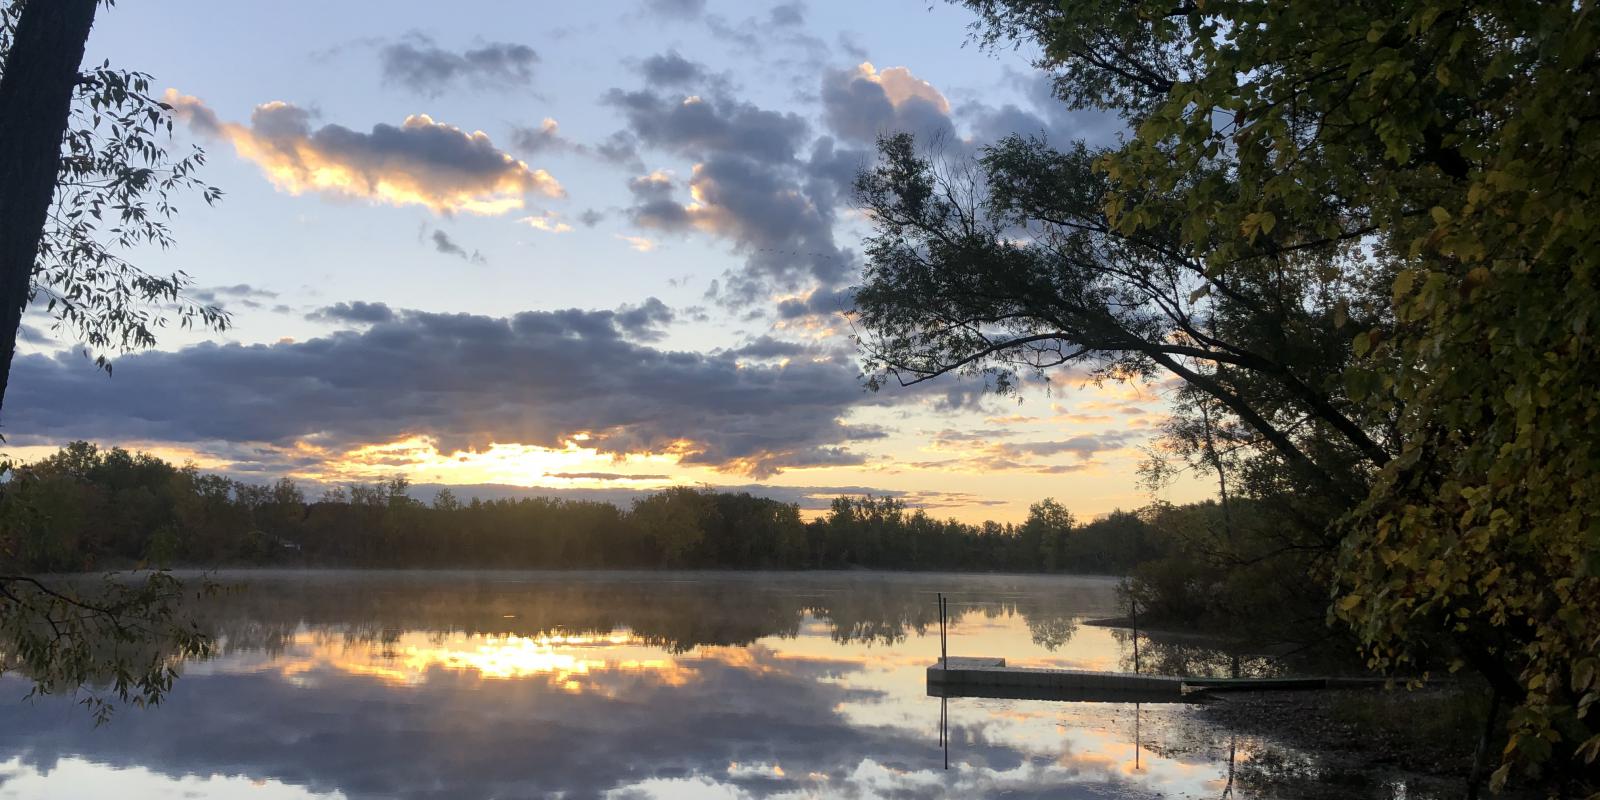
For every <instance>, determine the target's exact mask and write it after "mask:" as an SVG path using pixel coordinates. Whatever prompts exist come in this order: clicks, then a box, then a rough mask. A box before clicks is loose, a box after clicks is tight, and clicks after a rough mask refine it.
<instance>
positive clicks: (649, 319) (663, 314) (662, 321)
mask: <svg viewBox="0 0 1600 800" xmlns="http://www.w3.org/2000/svg"><path fill="white" fill-rule="evenodd" d="M613 319H614V320H615V322H616V325H617V330H619V331H621V332H622V333H624V334H626V335H627V336H629V337H631V338H633V339H636V340H639V341H645V342H649V341H655V340H657V339H660V338H661V336H662V333H661V328H663V327H665V326H667V325H671V324H672V322H673V320H674V319H676V315H675V314H674V313H673V312H672V309H671V308H668V307H667V304H666V303H663V302H661V301H660V300H659V299H657V298H654V297H650V298H646V299H645V301H644V302H643V303H640V304H639V305H636V306H629V305H624V306H622V307H620V308H618V309H617V313H616V316H615V317H614V318H613Z"/></svg>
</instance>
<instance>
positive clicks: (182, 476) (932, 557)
mask: <svg viewBox="0 0 1600 800" xmlns="http://www.w3.org/2000/svg"><path fill="white" fill-rule="evenodd" d="M409 489H410V487H409V485H408V483H407V482H406V480H405V479H404V478H395V479H392V480H389V481H387V482H384V483H379V484H375V485H351V486H341V487H337V488H333V489H329V490H327V491H325V492H323V494H322V495H321V496H320V497H319V498H317V499H314V500H313V499H308V498H307V497H306V495H305V493H304V491H303V490H302V489H301V488H300V487H299V486H297V485H296V484H295V483H294V482H293V481H292V480H289V479H281V480H278V481H277V482H275V483H272V484H270V485H258V484H251V483H246V482H242V481H238V480H234V479H231V478H228V477H224V476H220V475H214V474H206V473H203V472H201V471H199V470H198V469H196V468H194V467H193V466H184V467H179V466H176V465H173V464H171V463H169V462H167V461H164V460H162V459H160V458H157V457H155V456H152V455H149V454H145V453H130V452H128V451H126V450H123V449H120V448H112V449H100V448H98V447H96V446H95V445H93V444H89V443H86V442H74V443H72V444H70V445H68V446H66V447H65V448H63V449H62V450H61V451H59V452H57V453H56V454H54V455H51V456H49V457H47V458H44V459H41V460H39V461H37V462H34V463H31V464H25V465H20V466H17V467H16V468H15V469H14V471H13V472H12V473H11V476H10V478H9V480H8V481H7V482H6V483H5V484H4V485H3V486H0V548H3V551H0V552H3V554H4V557H5V560H6V561H8V562H10V563H11V564H12V565H13V566H12V568H13V569H16V570H20V571H24V572H67V571H83V570H94V569H105V568H115V567H121V566H126V565H130V564H135V563H145V564H151V565H168V566H183V565H187V566H213V565H216V566H222V565H241V564H249V565H321V566H370V567H497V568H617V567H627V568H656V567H661V568H738V569H838V568H852V567H860V568H876V569H908V570H916V569H939V570H980V571H981V570H987V571H1016V572H1074V573H1097V574H1123V573H1126V572H1128V571H1129V570H1130V569H1132V568H1133V567H1134V566H1135V565H1136V564H1139V563H1141V562H1145V561H1150V560H1153V559H1158V558H1162V557H1166V556H1168V555H1170V554H1171V553H1173V552H1175V548H1176V545H1175V543H1174V542H1173V541H1172V540H1171V537H1169V536H1166V535H1164V534H1163V533H1162V527H1161V526H1157V525H1153V524H1152V523H1151V521H1150V519H1149V517H1150V514H1149V513H1148V512H1147V513H1143V514H1141V513H1135V512H1128V511H1117V512H1113V513H1112V514H1110V515H1107V516H1105V517H1102V518H1099V519H1096V520H1094V521H1092V522H1087V523H1080V522H1078V521H1077V520H1076V519H1075V518H1074V517H1073V515H1072V513H1071V512H1070V511H1068V510H1067V509H1066V508H1065V507H1063V506H1062V505H1061V504H1060V503H1058V502H1056V501H1054V500H1043V501H1040V502H1038V503H1036V504H1034V505H1033V506H1032V508H1031V509H1030V512H1029V515H1028V518H1027V520H1026V521H1024V522H1023V523H1022V524H1020V525H1019V524H1010V523H999V522H985V523H982V524H969V523H964V522H959V521H956V520H953V519H944V520H941V519H937V518H935V517H933V516H932V515H930V514H928V513H927V512H926V511H924V510H921V509H914V510H913V509H908V508H907V507H906V505H905V503H903V502H902V501H900V500H897V499H894V498H890V497H839V498H836V499H835V500H834V501H833V503H832V505H831V507H830V508H829V509H828V511H827V512H826V513H825V514H822V515H821V516H819V517H817V518H815V519H812V520H810V521H806V520H805V519H804V518H803V517H802V516H801V513H800V508H799V506H797V505H795V504H792V503H783V502H779V501H777V500H772V499H769V498H763V497H756V496H753V495H750V494H748V493H729V492H717V491H712V490H709V489H698V488H690V487H674V488H670V489H666V490H663V491H660V492H657V493H655V494H651V495H648V496H646V497H644V498H642V499H640V500H638V501H636V502H635V503H634V504H633V506H632V507H631V508H627V509H623V508H619V507H617V506H615V505H612V504H610V503H603V502H594V501H586V500H565V499H557V498H548V497H540V498H527V499H517V500H490V501H484V500H479V499H473V500H470V501H462V500H460V499H458V498H456V497H455V496H454V495H453V494H452V493H451V492H450V490H449V489H444V490H441V491H440V492H439V493H438V494H437V496H435V497H434V498H433V499H432V501H431V502H428V503H425V502H422V501H419V500H417V499H414V498H412V497H411V496H410V495H409V494H408V491H409Z"/></svg>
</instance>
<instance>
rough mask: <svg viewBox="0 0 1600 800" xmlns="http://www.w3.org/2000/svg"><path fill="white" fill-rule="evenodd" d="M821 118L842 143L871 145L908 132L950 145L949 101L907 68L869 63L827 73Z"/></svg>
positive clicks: (951, 126) (951, 131)
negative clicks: (946, 141) (889, 135)
mask: <svg viewBox="0 0 1600 800" xmlns="http://www.w3.org/2000/svg"><path fill="white" fill-rule="evenodd" d="M822 107H823V119H824V120H825V121H826V122H827V124H828V128H829V129H830V130H832V131H833V132H834V133H835V134H838V135H839V136H840V137H841V138H844V139H848V140H850V141H855V142H861V143H870V142H873V141H875V140H876V139H877V138H878V137H879V136H882V135H884V134H886V133H895V132H900V131H907V132H910V133H913V134H915V135H916V136H917V137H918V138H919V139H925V140H926V139H943V140H953V139H954V138H955V128H954V126H953V124H952V123H951V121H950V101H949V100H947V99H945V96H944V95H943V94H942V93H940V91H939V90H938V89H935V88H934V87H933V84H931V83H928V82H927V81H925V80H923V79H921V78H918V77H917V76H915V75H913V74H912V73H911V70H909V69H907V68H905V67H889V68H887V69H884V70H881V71H880V70H878V69H877V68H876V67H874V66H873V65H872V64H871V62H863V63H861V64H860V65H858V66H857V67H855V68H854V69H848V70H835V71H831V72H828V73H827V74H825V75H824V76H823V80H822Z"/></svg>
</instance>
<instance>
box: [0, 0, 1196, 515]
mask: <svg viewBox="0 0 1600 800" xmlns="http://www.w3.org/2000/svg"><path fill="white" fill-rule="evenodd" d="M971 21H972V15H971V12H969V11H966V10H965V9H963V8H959V7H955V6H948V5H944V4H935V5H932V6H930V5H929V3H928V2H927V0H875V2H872V3H855V2H824V1H823V0H810V1H809V2H806V1H805V0H798V1H791V2H783V3H773V2H767V3H736V2H718V0H615V2H610V1H600V2H591V3H582V4H574V3H559V4H558V3H551V2H539V3H529V2H499V3H495V2H471V3H465V2H463V3H455V4H450V5H449V6H448V8H447V10H446V7H445V6H442V5H440V4H438V3H421V2H337V3H330V2H318V3H310V2H277V3H270V4H269V3H216V2H194V1H191V0H161V2H139V3H120V4H118V5H116V6H115V7H113V8H111V9H110V10H109V11H102V13H101V16H100V19H99V21H98V22H97V24H96V27H95V29H94V32H93V34H92V35H91V37H90V41H89V47H88V54H87V56H86V61H89V62H96V63H98V62H99V61H100V60H102V59H108V60H110V61H111V62H112V63H113V64H114V65H117V66H121V67H124V68H130V69H137V70H140V71H143V72H147V73H150V74H151V75H152V76H153V78H154V85H155V86H157V87H161V90H162V91H163V94H164V96H165V97H166V99H167V101H168V102H169V103H171V104H172V105H173V107H174V115H175V119H176V125H175V132H174V141H173V142H172V143H171V144H172V148H173V150H174V151H175V152H183V151H186V150H187V149H188V148H190V147H196V146H197V147H201V148H203V149H204V150H205V151H206V153H207V163H206V165H205V168H204V171H203V175H202V176H203V178H204V179H205V180H206V181H207V182H209V183H211V184H213V185H216V186H218V187H220V188H221V189H222V190H223V192H224V197H223V199H222V201H221V202H220V203H218V204H217V205H215V206H211V207H208V206H206V205H205V204H204V203H203V202H202V201H201V200H200V198H199V197H198V196H189V197H180V198H179V201H180V207H181V212H180V214H179V216H178V217H177V218H176V219H175V220H174V222H173V231H174V234H175V237H176V244H175V245H174V246H172V247H171V248H169V249H166V250H156V249H151V250H146V251H138V252H135V253H134V254H133V256H134V260H135V261H136V262H137V263H138V264H139V265H140V266H142V267H143V268H145V269H147V270H149V271H153V272H171V271H174V270H183V271H184V272H186V273H187V274H189V275H190V276H191V278H192V280H193V281H194V287H193V288H192V290H191V293H190V294H191V296H193V297H194V298H196V299H199V300H202V301H205V302H214V303H217V304H219V305H221V306H222V307H223V308H225V309H226V310H227V311H229V312H230V313H231V314H232V321H233V324H232V327H231V328H230V329H228V330H226V331H225V332H222V333H217V332H214V331H203V330H201V331H184V330H177V329H171V330H167V331H164V332H163V335H162V337H161V343H160V345H159V346H158V347H157V348H155V349H152V350H149V351H144V352H139V353H131V354H123V355H120V356H118V357H117V358H116V360H115V362H114V363H115V368H114V371H113V373H112V374H111V375H109V376H108V375H106V374H105V373H103V372H100V371H98V370H96V369H95V367H94V365H93V363H92V362H91V361H89V360H87V359H85V358H84V357H83V355H82V353H81V349H80V348H77V347H75V346H73V344H72V343H71V342H69V341H61V340H60V336H59V334H52V332H51V330H50V320H49V319H48V318H47V317H45V316H43V315H42V314H41V313H34V314H32V315H31V316H30V317H29V318H28V319H27V321H26V327H25V330H24V337H23V338H24V342H23V345H22V347H21V349H20V350H19V355H18V357H17V359H16V361H15V363H14V365H13V372H12V379H11V387H10V394H9V395H8V396H7V398H6V414H7V420H6V426H5V428H6V433H7V441H8V447H9V450H10V452H11V454H12V455H13V456H20V457H22V458H30V457H37V456H39V455H42V454H45V453H48V452H50V451H51V450H52V449H53V448H54V447H56V446H59V445H60V444H62V443H64V442H67V441H71V440H73V439H88V440H91V441H96V442H99V443H101V444H104V445H120V446H125V447H129V448H134V449H143V450H148V451H150V452H153V453H156V454H158V455H162V456H164V457H167V458H171V459H174V460H177V461H192V462H193V463H195V464H196V465H198V466H200V467H201V468H203V469H207V470H212V471H218V472H224V473H226V474H229V475H232V476H234V477H237V478H240V479H243V480H250V481H268V480H273V479H276V478H278V477H282V476H288V477H292V478H294V479H296V480H297V481H300V482H302V483H305V484H307V485H308V486H312V487H317V486H328V485H332V484H337V483H342V482H352V481H360V482H370V481H375V480H380V479H384V478H387V477H391V476H396V475H403V476H405V477H406V478H408V479H409V480H410V481H411V482H412V483H413V484H415V485H416V489H415V491H414V492H413V494H414V496H419V499H424V500H426V499H429V493H430V492H432V491H435V490H436V489H437V488H438V487H439V486H442V485H450V486H453V487H456V493H457V494H458V495H462V496H482V497H486V498H488V497H499V496H517V495H526V494H535V495H539V494H553V495H560V496H570V497H584V498H594V499H607V500H613V501H617V502H626V501H627V500H628V499H630V498H632V497H635V496H637V495H638V494H639V493H640V492H646V491H650V490H653V489H659V488H662V487H665V486H670V485H676V484H705V485H709V486H719V487H736V488H738V489H740V490H748V491H752V492H755V493H758V494H765V495H769V496H773V497H778V498H780V499H784V500H790V501H794V502H798V503H800V504H801V505H802V507H803V508H805V509H808V510H815V509H817V508H821V507H824V506H825V505H826V502H827V500H828V499H829V498H831V497H833V496H835V495H839V494H862V493H874V494H880V495H891V496H897V497H901V498H903V499H905V500H906V502H907V503H908V504H910V505H913V506H917V507H923V508H927V509H928V510H929V512H930V513H933V514H935V515H936V516H940V517H956V518H959V519H963V520H968V521H976V520H981V519H998V520H1020V519H1021V518H1022V517H1024V516H1025V515H1026V513H1027V508H1028V505H1029V504H1030V503H1032V502H1035V501H1037V500H1039V499H1041V498H1044V497H1054V498H1056V499H1058V500H1060V501H1061V502H1063V503H1064V504H1066V505H1067V507H1068V508H1070V509H1072V510H1073V511H1074V512H1075V513H1076V514H1077V515H1078V516H1079V517H1080V518H1092V517H1094V516H1097V515H1099V514H1103V513H1105V512H1108V511H1110V510H1112V509H1115V508H1133V507H1137V506H1141V505H1144V504H1146V503H1148V502H1150V500H1151V499H1152V496H1151V495H1150V494H1149V493H1147V492H1146V491H1144V490H1143V489H1141V488H1140V487H1139V486H1138V484H1137V476H1136V473H1135V470H1136V467H1137V464H1138V463H1139V461H1140V460H1141V459H1142V458H1143V457H1144V454H1143V449H1142V448H1145V447H1148V446H1150V444H1151V435H1152V432H1153V431H1154V430H1155V429H1156V428H1158V427H1159V425H1160V424H1161V421H1162V419H1163V418H1164V416H1165V414H1166V408H1167V403H1166V400H1165V397H1166V391H1168V387H1164V386H1163V385H1158V384H1147V385H1127V384H1106V385H1099V386H1096V385H1091V384H1087V383H1085V382H1084V380H1083V378H1082V376H1081V375H1075V374H1073V373H1071V372H1070V371H1063V372H1060V373H1056V374H1053V375H1052V376H1050V380H1048V381H1047V382H1042V381H1035V382H1032V383H1031V384H1030V385H1029V386H1027V387H1026V388H1025V390H1024V391H1023V393H1022V394H1021V396H1020V397H1009V396H1008V397H1000V396H995V395H992V394H985V393H984V392H983V386H982V385H981V382H979V381H975V380H971V379H968V380H959V379H956V378H954V377H950V378H941V379H939V380H937V381H931V382H928V383H924V384H920V385H918V386H915V387H909V388H901V387H897V386H896V387H889V388H884V389H881V390H879V391H877V392H872V391H868V390H867V389H866V388H865V387H864V385H863V381H862V378H861V376H860V366H859V362H858V360H857V357H856V354H855V350H854V346H853V343H852V339H851V335H852V332H853V328H852V326H851V322H850V319H849V316H848V313H847V311H848V308H849V305H850V301H849V298H850V287H851V286H852V285H853V284H854V283H856V282H857V281H859V279H860V274H861V269H862V266H863V261H862V258H863V257H862V242H863V240H864V238H865V237H867V236H868V235H870V233H871V223H870V220H869V219H867V218H866V217H865V215H863V214H862V212H861V211H860V209H859V208H858V207H857V206H856V205H855V204H854V202H853V199H852V196H851V189H850V185H851V181H852V179H853V178H854V176H855V174H856V173H857V172H858V171H859V170H861V169H862V168H864V167H866V166H869V165H870V164H871V163H872V160H873V142H874V140H875V139H876V137H877V136H879V135H880V134H883V133H886V132H891V131H900V130H905V131H910V132H912V133H915V134H917V135H918V136H919V138H920V139H921V140H923V141H938V142H941V143H942V145H941V151H942V152H945V153H947V154H949V156H950V157H952V158H962V157H966V156H969V155H970V154H973V153H976V152H979V150H980V149H981V147H982V146H983V145H984V144H985V143H988V142H992V141H995V140H996V139H998V138H999V137H1001V136H1004V135H1006V134H1009V133H1013V132H1015V133H1023V134H1028V135H1037V136H1043V137H1044V138H1046V139H1047V140H1048V141H1049V142H1051V143H1053V144H1060V145H1066V144H1068V143H1070V142H1071V141H1073V140H1076V139H1084V140H1087V141H1089V142H1090V143H1108V142H1112V141H1114V140H1115V139H1116V137H1117V136H1118V135H1120V123H1119V122H1118V121H1117V120H1116V119H1114V118H1110V117H1107V116H1104V115H1100V114H1097V113H1093V112H1085V111H1078V112H1074V111H1070V110H1068V109H1066V108H1065V107H1064V106H1062V105H1061V104H1060V103H1059V102H1057V101H1056V100H1054V99H1053V98H1052V97H1051V95H1050V90H1049V82H1048V79H1047V76H1045V75H1043V74H1041V73H1039V72H1037V71H1035V70H1034V69H1033V68H1032V67H1031V66H1030V64H1029V53H1028V51H1027V49H1026V48H1022V49H1018V50H1010V49H1002V50H999V51H985V50H982V49H980V48H978V47H976V46H975V45H974V44H972V43H971V42H969V40H968V37H969V34H970V31H969V28H968V26H969V24H970V23H971ZM1206 493H1207V490H1206V488H1205V485H1204V484H1203V483H1202V482H1200V481H1199V480H1197V479H1195V478H1193V477H1184V478H1181V479H1180V480H1179V481H1178V482H1177V483H1175V484H1174V485H1173V486H1171V487H1169V488H1168V489H1166V490H1164V491H1163V492H1162V493H1161V495H1160V496H1161V497H1162V498H1163V499H1167V500H1172V501H1174V502H1182V501H1186V500H1192V499H1198V498H1200V497H1203V496H1205V495H1206Z"/></svg>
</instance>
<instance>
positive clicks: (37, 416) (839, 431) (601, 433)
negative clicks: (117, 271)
mask: <svg viewBox="0 0 1600 800" xmlns="http://www.w3.org/2000/svg"><path fill="white" fill-rule="evenodd" d="M317 316H318V318H319V319H323V320H337V321H358V322H362V323H365V324H366V325H367V327H365V328H364V329H362V330H346V331H339V332H336V333H332V334H329V335H327V336H325V337H321V338H316V339H311V340H308V341H303V342H288V341H285V342H279V343H276V344H271V345H249V346H246V345H238V344H214V343H207V344H201V345H195V346H192V347H188V348H185V349H183V350H179V351H175V352H165V351H147V352H142V353H136V354H132V355H129V356H126V357H124V358H123V359H122V360H120V361H119V362H118V364H117V372H116V378H115V380H114V381H113V380H109V379H107V378H106V376H105V375H103V374H102V373H100V372H98V371H95V370H92V369H86V368H84V366H83V364H82V361H81V358H79V357H78V356H76V355H74V354H71V353H58V354H56V355H53V356H47V355H43V354H31V355H25V356H21V357H19V358H18V359H17V361H16V364H15V366H14V368H13V376H14V380H13V382H12V385H13V387H14V391H15V392H16V394H15V395H14V396H13V397H11V398H8V400H10V402H9V403H8V406H9V407H10V408H9V409H8V412H7V413H8V415H10V420H9V424H8V428H9V429H10V430H12V431H27V432H28V435H29V436H30V437H36V438H38V439H39V440H49V441H59V440H64V439H69V438H89V439H100V440H105V441H149V442H183V443H203V442H209V441H222V442H260V443H265V444H267V445H271V446H275V447H294V446H298V445H302V444H311V445H314V446H316V447H318V448H327V449H328V450H329V452H331V453H335V454H336V453H338V452H343V451H344V450H348V449H350V448H354V447H358V446H362V445H370V444H386V443H390V442H395V441H399V440H402V439H405V438H407V437H425V438H427V439H429V440H431V441H432V442H433V443H435V445H436V447H437V449H438V450H439V451H440V452H441V453H445V454H448V453H452V452H456V451H458V450H471V449H481V448H484V447H487V446H488V445H489V444H491V443H496V442H499V443H521V444H528V445H538V446H547V447H561V446H563V444H564V443H565V442H566V441H569V440H570V439H571V437H573V436H575V435H577V434H579V433H586V434H588V435H589V437H590V438H589V439H587V440H586V441H585V446H586V447H594V448H596V449H597V450H598V451H600V452H602V453H608V454H627V453H651V454H669V455H672V456H675V457H676V458H677V459H678V460H679V461H680V462H682V463H686V464H702V465H707V466H711V467H714V468H717V469H721V470H724V471H728V472H733V473H740V474H748V475H753V476H767V475H771V474H773V473H775V472H777V471H779V470H782V469H786V468H791V467H805V466H816V465H823V464H829V465H832V464H847V463H860V462H861V457H860V456H858V455H856V454H855V453H853V452H851V451H850V450H848V449H847V445H848V443H849V442H851V441H854V440H857V439H862V438H873V437H875V436H878V435H881V432H878V431H875V430H870V429H861V428H852V427H850V426H848V425H847V424H845V423H844V422H842V421H841V418H842V417H843V416H844V415H845V414H846V413H848V412H849V411H850V410H851V409H852V408H853V407H854V406H856V405H857V404H860V403H863V402H875V401H878V398H877V396H876V395H865V394H863V392H862V391H861V387H860V385H859V383H858V380H857V376H856V370H855V368H854V366H853V365H852V364H850V363H848V362H844V361H840V360H826V361H813V360H810V359H797V360H795V361H792V362H790V363H788V364H786V365H766V366H760V365H758V366H752V365H749V364H745V365H741V364H739V363H737V360H736V359H734V358H732V357H728V356H725V355H721V354H702V353H695V352H681V351H668V350H659V349H655V348H652V347H649V346H645V345H642V344H638V343H636V342H635V341H632V340H630V339H629V338H628V336H630V335H632V336H634V337H635V338H644V339H648V338H654V337H655V336H656V335H657V334H656V333H655V331H656V330H657V329H659V327H660V326H661V325H663V324H665V323H666V322H669V321H670V320H671V319H672V315H671V311H670V310H669V309H667V308H666V307H665V305H664V304H662V303H660V301H658V300H657V301H646V302H645V303H643V304H642V305H640V306H637V307H625V308H622V309H619V310H617V311H582V310H577V309H568V310H564V311H541V312H532V311H530V312H524V313H521V314H517V315H515V316H513V317H510V318H495V317H485V316H473V315H467V314H435V313H424V312H419V311H402V312H396V311H393V310H391V309H389V308H388V307H387V306H384V305H382V304H376V303H367V304H362V303H348V304H338V305H334V306H329V307H327V308H324V309H321V310H320V311H319V312H317Z"/></svg>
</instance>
